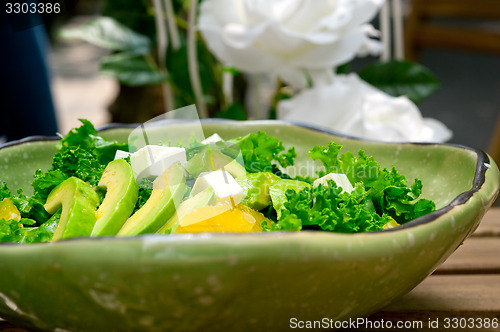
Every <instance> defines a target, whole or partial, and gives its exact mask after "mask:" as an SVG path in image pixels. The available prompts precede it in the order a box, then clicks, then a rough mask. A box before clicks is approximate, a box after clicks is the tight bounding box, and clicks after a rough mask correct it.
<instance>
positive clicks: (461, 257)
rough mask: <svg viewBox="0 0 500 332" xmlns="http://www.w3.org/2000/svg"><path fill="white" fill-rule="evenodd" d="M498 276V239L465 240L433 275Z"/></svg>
mask: <svg viewBox="0 0 500 332" xmlns="http://www.w3.org/2000/svg"><path fill="white" fill-rule="evenodd" d="M473 273H475V274H495V273H496V274H499V278H500V237H476V238H469V239H467V240H465V242H464V244H462V245H461V246H460V247H459V248H458V249H457V251H455V252H454V253H453V255H451V256H450V257H449V258H448V259H447V260H446V261H445V262H444V263H443V264H442V265H441V266H440V267H439V268H438V269H437V270H436V271H435V272H434V274H473Z"/></svg>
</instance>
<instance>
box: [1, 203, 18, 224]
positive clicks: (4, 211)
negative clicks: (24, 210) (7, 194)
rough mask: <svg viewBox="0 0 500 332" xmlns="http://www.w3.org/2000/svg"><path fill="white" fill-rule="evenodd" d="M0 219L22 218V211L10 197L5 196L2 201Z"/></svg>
mask: <svg viewBox="0 0 500 332" xmlns="http://www.w3.org/2000/svg"><path fill="white" fill-rule="evenodd" d="M0 219H5V220H16V221H19V220H21V213H19V210H18V209H17V207H16V206H15V205H14V203H12V201H11V200H10V198H5V199H4V200H2V201H1V202H0Z"/></svg>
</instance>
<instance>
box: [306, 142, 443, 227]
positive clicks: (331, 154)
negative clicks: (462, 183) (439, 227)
mask: <svg viewBox="0 0 500 332" xmlns="http://www.w3.org/2000/svg"><path fill="white" fill-rule="evenodd" d="M341 149H342V146H340V145H339V144H336V143H333V142H332V143H330V144H329V145H328V147H325V146H315V147H314V148H313V149H312V150H311V151H309V156H310V157H311V158H312V159H314V160H319V161H321V163H322V164H323V166H325V169H326V173H343V174H346V176H347V178H348V179H349V181H350V182H351V183H353V184H357V183H361V184H362V185H363V186H364V188H365V189H366V192H367V195H368V196H369V197H370V199H371V201H372V203H373V206H374V208H375V209H376V211H377V213H378V214H379V215H381V216H382V215H383V214H387V215H389V216H391V217H392V218H394V220H396V221H397V222H398V223H399V224H403V223H405V222H408V221H410V220H413V219H415V218H418V217H420V216H422V215H424V214H427V213H430V212H432V211H434V210H435V208H436V207H435V205H434V202H432V201H430V200H427V199H420V200H417V199H418V197H419V196H420V194H421V192H422V182H421V181H420V180H418V179H415V181H414V183H413V184H412V185H411V187H409V186H408V185H407V181H406V178H405V177H404V176H403V175H401V174H399V173H398V171H397V170H396V169H395V168H394V167H393V168H392V169H391V170H387V169H381V167H380V164H379V163H377V162H376V161H375V159H374V158H373V157H371V156H370V157H368V156H366V154H365V152H364V151H363V150H360V151H359V152H358V155H357V156H355V155H354V154H353V153H352V152H346V153H344V154H342V155H339V153H340V150H341ZM324 173H325V172H320V173H319V175H320V176H322V175H323V174H324Z"/></svg>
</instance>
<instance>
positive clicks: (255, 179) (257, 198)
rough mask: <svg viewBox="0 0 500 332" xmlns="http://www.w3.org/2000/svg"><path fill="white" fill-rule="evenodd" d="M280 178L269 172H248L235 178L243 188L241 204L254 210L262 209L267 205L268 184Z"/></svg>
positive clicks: (268, 196) (268, 198)
mask: <svg viewBox="0 0 500 332" xmlns="http://www.w3.org/2000/svg"><path fill="white" fill-rule="evenodd" d="M278 179H280V178H279V177H278V176H276V175H274V174H273V173H270V172H259V173H248V174H245V175H244V176H240V177H238V178H236V182H238V184H239V185H240V186H241V188H243V200H242V201H241V204H243V205H246V206H248V207H249V208H252V209H254V210H262V209H263V208H265V207H266V206H268V205H269V203H270V201H271V198H270V195H269V185H270V184H271V183H272V182H273V181H276V180H278Z"/></svg>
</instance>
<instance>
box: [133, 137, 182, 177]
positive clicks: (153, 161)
mask: <svg viewBox="0 0 500 332" xmlns="http://www.w3.org/2000/svg"><path fill="white" fill-rule="evenodd" d="M175 162H180V163H181V164H184V163H186V150H185V149H184V148H178V147H166V146H160V145H146V146H145V147H143V148H141V149H139V150H137V151H136V152H134V153H133V154H132V156H131V157H130V163H131V165H132V169H133V170H134V172H135V174H136V177H137V179H138V180H140V179H142V178H147V177H157V176H160V175H161V174H163V172H165V171H166V170H167V168H168V167H169V166H170V165H172V164H173V163H175Z"/></svg>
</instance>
